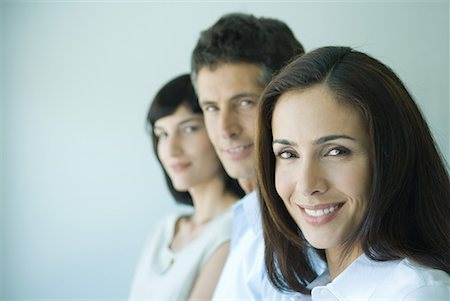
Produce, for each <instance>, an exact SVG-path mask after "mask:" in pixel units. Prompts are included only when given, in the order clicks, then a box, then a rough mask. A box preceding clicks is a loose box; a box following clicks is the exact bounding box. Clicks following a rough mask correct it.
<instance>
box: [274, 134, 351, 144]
mask: <svg viewBox="0 0 450 301" xmlns="http://www.w3.org/2000/svg"><path fill="white" fill-rule="evenodd" d="M336 139H349V140H353V141H354V140H355V138H352V137H350V136H347V135H329V136H324V137H320V138H319V139H317V140H316V141H314V144H324V143H325V142H328V141H332V140H336ZM275 143H279V144H283V145H289V146H297V143H295V142H292V141H289V140H287V139H275V140H273V142H272V145H273V144H275Z"/></svg>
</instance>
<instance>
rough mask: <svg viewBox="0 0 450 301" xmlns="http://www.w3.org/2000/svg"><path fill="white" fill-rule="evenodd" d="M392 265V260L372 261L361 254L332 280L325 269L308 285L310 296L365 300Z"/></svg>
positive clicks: (315, 298)
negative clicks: (310, 289) (310, 290)
mask: <svg viewBox="0 0 450 301" xmlns="http://www.w3.org/2000/svg"><path fill="white" fill-rule="evenodd" d="M394 267H395V264H393V261H386V262H382V261H374V260H371V259H369V258H368V257H367V256H366V255H365V254H363V255H361V256H359V257H358V258H357V259H356V260H355V261H354V262H353V263H352V264H351V265H350V266H348V267H347V268H346V269H345V270H344V271H343V272H342V273H341V274H339V276H337V277H336V279H334V280H333V281H332V282H329V281H330V276H329V273H328V271H325V272H324V273H323V274H322V275H320V276H319V277H318V278H317V279H316V280H314V281H313V282H311V284H310V285H309V286H308V287H310V288H312V292H311V295H312V298H313V300H317V301H322V300H327V301H331V300H352V299H353V300H367V299H369V297H370V296H371V295H372V294H373V292H374V291H375V289H376V288H377V287H378V286H379V285H380V283H381V282H382V280H383V279H385V278H386V275H389V273H390V272H391V271H392V270H393V269H394ZM327 282H329V283H328V284H326V283H327Z"/></svg>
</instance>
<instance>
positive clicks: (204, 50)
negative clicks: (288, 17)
mask: <svg viewBox="0 0 450 301" xmlns="http://www.w3.org/2000/svg"><path fill="white" fill-rule="evenodd" d="M303 53H304V50H303V47H302V45H301V44H300V42H299V41H297V39H296V38H295V37H294V35H293V33H292V31H291V30H290V29H289V27H288V26H287V25H286V24H285V23H283V22H281V21H279V20H276V19H270V18H256V17H254V16H252V15H248V14H239V13H234V14H228V15H225V16H223V17H222V18H220V19H219V20H218V21H217V22H216V23H215V24H214V25H212V26H211V27H210V28H208V29H206V30H205V31H203V32H202V33H201V35H200V38H199V40H198V42H197V45H196V46H195V49H194V51H193V54H192V70H191V71H192V73H191V74H192V79H193V84H194V86H195V88H196V91H197V94H198V98H199V103H200V106H201V108H202V110H203V112H204V118H205V124H206V128H207V131H208V135H209V138H210V139H211V141H212V144H213V145H214V148H215V150H216V152H217V154H218V156H219V158H220V160H221V162H222V164H223V166H224V167H225V170H226V171H227V173H228V174H229V175H230V176H231V177H232V178H235V179H237V180H238V181H239V184H240V185H241V187H242V188H243V189H244V191H245V192H246V193H247V195H246V196H245V197H244V198H243V199H242V200H241V201H240V202H238V203H237V204H236V205H235V206H234V208H233V214H234V215H233V234H232V239H231V249H230V253H229V255H228V259H227V262H226V263H225V267H224V270H223V272H222V275H221V278H220V280H219V283H218V285H217V287H216V290H215V293H214V297H213V299H214V300H225V299H228V300H251V299H253V300H255V299H256V300H265V299H273V300H281V299H283V298H286V297H287V295H286V294H282V293H281V292H279V291H277V290H276V289H275V288H274V287H273V286H272V285H271V283H270V282H269V279H268V276H267V273H266V267H265V264H264V239H263V233H262V226H261V216H260V209H259V203H258V198H257V194H256V191H255V189H256V175H255V163H254V155H253V150H254V138H255V119H256V112H257V105H258V99H259V97H260V95H261V93H262V91H263V90H264V88H265V86H266V85H267V84H268V83H269V81H270V80H271V79H272V77H273V76H274V74H275V73H277V72H278V71H279V70H280V69H281V68H282V67H283V66H284V65H285V64H286V63H287V62H288V61H290V60H291V59H293V58H294V57H295V56H297V55H301V54H303Z"/></svg>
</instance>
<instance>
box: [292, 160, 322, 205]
mask: <svg viewBox="0 0 450 301" xmlns="http://www.w3.org/2000/svg"><path fill="white" fill-rule="evenodd" d="M296 189H297V191H298V192H299V193H300V194H301V195H302V196H303V197H305V198H307V197H310V196H314V195H320V194H322V193H324V192H325V191H326V190H327V181H326V179H325V173H324V171H323V170H322V168H321V166H320V162H317V160H314V159H304V160H302V162H301V164H300V167H299V169H298V178H297V183H296Z"/></svg>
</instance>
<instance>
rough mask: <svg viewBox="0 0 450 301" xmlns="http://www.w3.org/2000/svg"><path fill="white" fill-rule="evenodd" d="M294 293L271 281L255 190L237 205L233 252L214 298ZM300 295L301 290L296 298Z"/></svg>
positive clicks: (279, 296)
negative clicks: (284, 290) (265, 258)
mask: <svg viewBox="0 0 450 301" xmlns="http://www.w3.org/2000/svg"><path fill="white" fill-rule="evenodd" d="M292 296H293V294H286V293H281V292H280V291H278V290H277V289H275V287H274V286H273V285H272V284H271V282H270V281H269V278H268V275H267V272H266V267H265V264H264V238H263V233H262V224H261V213H260V209H259V203H258V197H257V193H256V192H252V193H250V194H248V195H246V196H245V197H244V198H243V199H242V200H241V201H239V202H238V203H236V204H235V205H234V208H233V232H232V236H231V248H230V253H229V255H228V258H227V261H226V263H225V266H224V269H223V271H222V275H221V277H220V280H219V283H218V284H217V287H216V290H215V292H214V296H213V300H214V301H224V300H227V301H238V300H240V301H243V300H276V301H284V300H286V301H290V300H292ZM300 296H303V295H300ZM298 298H299V294H297V295H296V298H295V299H296V300H298Z"/></svg>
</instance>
